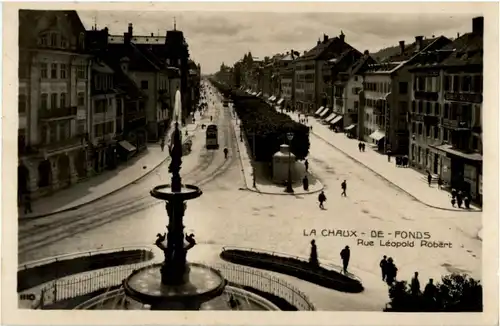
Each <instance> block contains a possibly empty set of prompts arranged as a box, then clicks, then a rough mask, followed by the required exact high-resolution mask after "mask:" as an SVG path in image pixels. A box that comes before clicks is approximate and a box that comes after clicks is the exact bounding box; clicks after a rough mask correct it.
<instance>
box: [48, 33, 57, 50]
mask: <svg viewBox="0 0 500 326" xmlns="http://www.w3.org/2000/svg"><path fill="white" fill-rule="evenodd" d="M57 45H58V42H57V34H56V33H52V34H50V46H53V47H57Z"/></svg>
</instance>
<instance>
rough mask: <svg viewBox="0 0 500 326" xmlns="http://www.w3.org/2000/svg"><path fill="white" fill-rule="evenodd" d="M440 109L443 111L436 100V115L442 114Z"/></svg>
mask: <svg viewBox="0 0 500 326" xmlns="http://www.w3.org/2000/svg"><path fill="white" fill-rule="evenodd" d="M440 111H441V110H440V106H439V103H437V102H436V103H434V115H435V116H439V115H440V114H441V112H440Z"/></svg>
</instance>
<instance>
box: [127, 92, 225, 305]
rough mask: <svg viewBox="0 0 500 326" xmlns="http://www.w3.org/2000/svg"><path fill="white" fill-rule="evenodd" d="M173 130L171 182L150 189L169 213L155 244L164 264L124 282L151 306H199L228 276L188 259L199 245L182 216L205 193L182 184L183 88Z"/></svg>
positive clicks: (220, 289)
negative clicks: (163, 257) (194, 200)
mask: <svg viewBox="0 0 500 326" xmlns="http://www.w3.org/2000/svg"><path fill="white" fill-rule="evenodd" d="M175 100H176V101H175V102H176V105H175V107H174V117H175V122H174V131H173V133H172V137H171V142H170V145H169V153H170V156H171V158H172V160H171V163H170V166H169V172H170V173H171V174H172V179H171V184H170V185H160V186H157V187H154V188H153V190H151V192H150V193H151V196H153V197H155V198H157V199H160V200H164V201H165V202H166V210H167V214H168V226H167V232H165V233H163V234H161V233H158V235H157V240H156V242H155V245H156V246H157V247H158V248H160V249H161V250H162V251H163V254H164V256H165V260H164V262H163V263H162V264H155V265H151V266H147V267H144V268H141V269H138V270H136V271H134V272H133V273H132V274H131V275H130V276H129V277H128V278H126V279H125V280H124V282H123V287H124V289H125V293H126V295H127V296H129V297H131V298H132V299H134V300H136V301H139V302H141V303H143V304H148V305H150V306H151V310H199V309H200V306H201V305H202V304H203V303H204V302H207V301H210V300H211V299H213V298H215V297H217V296H219V295H221V294H222V292H223V291H224V288H225V286H226V283H227V282H226V280H225V279H224V277H223V276H222V274H221V273H220V272H219V271H217V270H216V269H213V268H211V267H208V266H205V265H202V264H196V263H188V262H187V259H186V256H187V252H188V250H189V249H191V248H192V247H194V246H195V245H196V241H195V239H194V234H189V235H187V234H184V225H183V217H184V213H185V211H186V201H187V200H191V199H195V198H198V197H200V196H201V195H202V191H201V189H200V188H198V187H196V186H193V185H183V184H182V180H181V176H180V169H181V165H182V140H181V137H182V136H181V131H180V129H179V121H178V120H179V118H180V117H181V113H182V112H181V103H180V92H179V90H177V92H176V95H175Z"/></svg>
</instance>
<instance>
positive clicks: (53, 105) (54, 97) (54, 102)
mask: <svg viewBox="0 0 500 326" xmlns="http://www.w3.org/2000/svg"><path fill="white" fill-rule="evenodd" d="M58 104H59V103H57V93H52V94H50V108H51V109H56V108H57V105H58Z"/></svg>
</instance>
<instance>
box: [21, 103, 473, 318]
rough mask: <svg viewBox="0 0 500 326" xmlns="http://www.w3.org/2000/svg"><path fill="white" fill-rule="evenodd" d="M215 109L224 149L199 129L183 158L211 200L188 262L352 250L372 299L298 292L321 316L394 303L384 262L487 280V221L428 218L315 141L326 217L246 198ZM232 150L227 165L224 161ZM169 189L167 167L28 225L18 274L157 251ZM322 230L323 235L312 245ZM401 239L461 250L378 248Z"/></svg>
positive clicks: (227, 126)
mask: <svg viewBox="0 0 500 326" xmlns="http://www.w3.org/2000/svg"><path fill="white" fill-rule="evenodd" d="M212 99H213V100H215V101H216V104H215V106H212V104H211V101H212ZM207 103H208V106H209V109H208V113H207V114H208V115H210V112H214V121H215V123H216V124H217V125H218V126H219V143H220V149H219V150H216V151H207V150H206V149H205V147H204V145H205V134H204V130H202V129H201V128H200V129H199V130H198V131H196V133H195V134H194V138H193V147H192V152H191V153H190V154H189V155H187V156H184V157H183V164H182V170H181V176H182V178H183V182H184V183H188V184H194V185H197V186H200V187H201V189H202V190H203V195H202V196H201V197H200V198H199V199H196V200H192V201H189V202H188V208H187V210H186V215H185V217H184V224H185V226H186V232H188V233H190V232H193V233H194V234H195V235H196V241H197V242H198V244H199V248H198V246H197V247H196V248H195V249H194V250H193V255H192V256H191V253H190V256H189V259H192V260H201V261H207V260H211V259H217V254H216V253H217V252H219V251H220V248H221V247H222V246H225V245H228V246H229V245H232V246H241V247H252V248H261V249H266V250H272V251H276V252H282V253H287V254H292V255H299V256H304V257H307V256H308V255H309V250H310V246H309V242H310V240H312V238H314V239H316V244H317V246H318V257H319V259H320V260H321V261H330V262H333V263H335V264H340V256H339V253H340V250H341V249H342V248H344V247H345V246H346V245H349V246H350V248H351V263H350V267H349V268H350V270H351V271H352V273H354V274H356V275H357V276H359V277H360V278H361V279H362V280H363V285H364V287H365V289H366V290H365V292H363V293H361V294H355V295H353V294H345V293H340V292H336V291H332V290H327V289H323V288H319V287H317V286H314V285H310V284H307V283H305V282H302V281H297V282H296V283H295V284H296V285H297V286H298V287H299V288H300V289H301V290H303V291H304V292H306V293H307V294H308V295H309V296H310V298H311V299H312V300H313V301H314V302H315V304H317V305H318V309H337V310H349V309H355V310H361V309H363V307H366V308H364V309H369V310H374V309H378V307H380V306H381V305H383V303H385V302H387V301H388V300H387V299H388V298H387V286H386V285H385V284H384V283H383V282H382V281H381V277H380V269H379V267H378V263H379V261H380V259H381V258H382V256H383V255H387V256H388V257H392V258H393V259H394V261H395V264H396V266H397V267H398V269H399V273H398V279H400V280H402V279H406V280H409V279H410V278H411V276H412V275H413V273H414V272H415V271H418V272H419V274H420V280H421V281H420V282H421V283H423V284H425V283H427V280H428V278H434V279H440V276H441V275H443V274H446V273H449V272H466V273H468V274H470V275H471V276H472V277H475V278H479V279H480V278H481V241H480V240H479V239H477V238H476V237H475V234H476V233H477V230H478V229H479V227H480V225H481V215H480V214H474V213H467V212H464V213H460V214H457V213H454V212H448V211H442V210H436V209H432V208H429V207H427V206H425V205H423V204H421V203H419V202H417V201H415V200H414V199H412V198H411V197H409V196H408V195H406V194H405V193H403V192H401V191H400V190H398V189H397V188H395V187H394V186H392V185H391V184H389V183H388V182H386V181H385V180H382V179H381V178H379V177H378V176H376V175H375V174H374V173H373V172H371V171H369V170H368V169H366V168H364V167H363V166H360V165H359V164H356V163H355V162H353V161H352V160H351V159H350V158H348V157H346V156H345V155H344V154H342V153H341V152H339V151H338V150H335V149H334V148H332V147H331V146H329V144H327V143H326V142H325V141H324V140H322V139H320V138H318V137H316V136H314V135H311V136H310V141H311V147H310V154H309V158H308V160H309V163H310V169H311V171H312V172H313V173H314V174H315V175H316V176H317V177H318V178H319V179H320V180H321V182H322V183H323V184H324V185H325V187H326V190H325V194H326V197H327V201H326V203H325V208H326V209H325V210H320V209H319V208H318V203H317V194H316V195H314V194H313V195H295V196H284V195H275V196H273V195H263V194H258V193H254V192H250V191H244V190H239V188H240V187H242V186H243V184H244V181H243V177H242V166H241V163H240V160H239V154H238V152H237V150H236V143H235V142H236V141H237V139H236V135H235V134H234V130H233V129H232V127H231V120H230V119H231V113H230V110H229V109H228V108H224V107H223V105H222V102H221V99H220V98H219V97H218V96H208V99H207ZM208 119H209V117H207V116H205V117H204V120H207V121H208ZM225 147H227V148H228V149H229V157H228V159H227V160H225V159H224V154H223V151H222V150H223V148H225ZM166 155H168V154H167V153H166ZM343 180H346V181H347V197H345V198H344V197H341V196H340V194H341V187H340V183H341V182H342V181H343ZM162 183H170V175H169V174H168V164H163V165H162V166H160V167H159V168H158V169H157V171H155V172H154V173H151V174H150V175H149V176H147V177H145V178H144V179H142V180H140V181H139V182H138V183H136V184H134V185H132V186H130V187H127V188H126V189H124V190H122V191H119V192H117V193H115V194H113V195H111V196H109V197H106V198H105V199H103V200H102V201H98V202H96V203H95V204H92V205H90V206H88V207H87V206H84V207H82V208H80V209H77V210H74V211H70V212H66V213H61V214H58V215H54V216H50V217H46V218H41V219H37V220H31V221H20V224H19V244H18V248H19V264H21V263H23V262H27V261H31V260H35V259H42V258H45V257H50V256H55V255H60V254H64V253H69V252H77V251H86V250H94V249H97V248H114V247H121V246H126V245H138V244H150V245H152V244H153V242H154V240H155V235H156V234H157V233H159V232H164V231H165V225H166V224H167V221H168V217H167V214H166V212H165V208H164V205H163V203H162V202H160V201H158V200H156V199H154V198H152V197H151V196H150V195H149V191H150V190H151V189H152V188H153V187H154V186H156V185H159V184H162ZM313 229H314V230H316V235H314V234H312V235H311V233H312V230H313ZM322 230H353V231H356V234H357V238H355V237H339V236H334V233H332V232H329V231H322ZM372 231H376V233H377V231H381V232H383V234H384V238H381V237H379V238H372V237H370V235H371V234H372ZM397 231H400V232H401V233H400V234H403V231H406V232H409V231H412V232H418V231H419V232H422V233H423V232H429V233H430V239H429V240H430V241H443V242H450V243H451V244H452V247H451V248H421V247H420V241H419V240H415V243H416V245H415V247H413V248H408V247H407V248H395V247H387V246H385V247H381V246H380V245H379V242H380V240H385V241H386V240H394V235H395V233H396V232H397ZM362 233H364V234H365V235H362ZM389 233H391V235H389ZM378 235H381V233H378ZM357 239H363V240H365V241H366V242H369V241H374V243H375V245H373V246H371V245H361V244H359V242H358V241H357ZM397 240H398V241H403V240H408V239H397ZM204 246H205V247H204ZM204 248H206V249H204ZM204 253H207V255H206V256H204ZM286 279H287V281H291V280H292V278H290V277H286Z"/></svg>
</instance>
